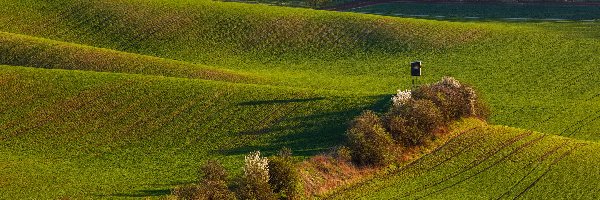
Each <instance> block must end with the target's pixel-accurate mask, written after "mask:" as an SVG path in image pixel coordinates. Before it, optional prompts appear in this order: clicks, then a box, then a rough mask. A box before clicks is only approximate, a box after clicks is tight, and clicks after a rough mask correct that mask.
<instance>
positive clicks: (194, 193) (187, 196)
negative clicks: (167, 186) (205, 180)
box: [171, 184, 203, 200]
mask: <svg viewBox="0 0 600 200" xmlns="http://www.w3.org/2000/svg"><path fill="white" fill-rule="evenodd" d="M200 190H201V188H200V186H199V185H195V184H194V185H185V186H177V187H175V188H173V190H171V195H173V196H175V198H176V199H184V200H192V199H194V200H195V199H200V198H202V197H203V195H202V194H201V191H200Z"/></svg>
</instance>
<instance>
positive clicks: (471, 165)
mask: <svg viewBox="0 0 600 200" xmlns="http://www.w3.org/2000/svg"><path fill="white" fill-rule="evenodd" d="M532 133H533V132H531V131H526V132H523V133H521V134H519V135H517V136H515V137H513V138H511V139H509V140H508V141H507V142H506V143H504V144H503V145H502V146H500V148H499V149H496V150H495V151H493V152H488V153H487V154H486V155H485V157H484V158H483V159H481V160H477V159H475V160H473V161H472V162H471V163H469V164H468V165H467V167H465V168H463V169H462V170H458V171H455V172H453V173H451V174H450V175H448V176H446V177H444V178H441V179H440V180H439V181H437V182H434V183H430V184H426V185H424V186H423V187H422V188H418V189H416V190H412V191H410V192H408V193H407V194H406V195H404V196H402V197H400V198H407V197H409V196H412V195H415V194H416V193H419V192H422V191H425V190H427V189H430V188H433V187H435V186H437V185H439V184H442V183H444V182H446V181H448V180H450V179H452V178H454V177H457V176H458V175H460V174H462V173H465V172H466V171H469V170H471V169H473V168H475V167H477V166H479V165H480V164H482V163H483V162H485V161H486V160H488V159H490V158H491V157H492V156H494V155H496V154H497V153H498V152H500V151H502V150H503V149H505V148H507V147H508V146H510V145H512V144H514V143H516V142H518V141H520V140H522V139H523V138H526V137H528V136H530V135H531V134H532Z"/></svg>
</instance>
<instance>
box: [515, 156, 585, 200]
mask: <svg viewBox="0 0 600 200" xmlns="http://www.w3.org/2000/svg"><path fill="white" fill-rule="evenodd" d="M582 146H585V144H579V145H577V146H575V147H573V148H572V149H571V150H569V151H567V152H565V153H564V154H562V155H561V156H560V157H558V158H556V159H554V161H553V162H552V164H550V166H549V167H548V169H546V171H544V173H543V174H542V175H541V176H539V177H538V178H537V179H535V180H534V181H533V182H532V183H531V184H529V185H528V186H527V188H525V190H523V191H521V192H520V193H519V194H518V195H517V196H515V198H513V200H514V199H518V198H519V197H521V196H523V194H525V193H526V192H527V191H529V190H530V189H531V188H533V186H535V184H537V183H538V182H539V181H540V180H541V179H542V178H543V177H544V176H546V174H548V172H550V171H551V170H552V168H553V167H554V166H556V164H558V162H560V161H561V160H562V159H564V158H565V157H567V156H568V155H570V154H571V153H572V152H573V151H575V150H576V149H577V148H579V147H582Z"/></svg>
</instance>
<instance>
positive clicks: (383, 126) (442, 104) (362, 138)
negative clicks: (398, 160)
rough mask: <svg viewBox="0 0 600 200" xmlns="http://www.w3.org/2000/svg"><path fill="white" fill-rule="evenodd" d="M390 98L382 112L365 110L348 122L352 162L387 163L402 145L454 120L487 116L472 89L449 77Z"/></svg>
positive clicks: (413, 142) (423, 139) (427, 136)
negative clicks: (390, 104)
mask: <svg viewBox="0 0 600 200" xmlns="http://www.w3.org/2000/svg"><path fill="white" fill-rule="evenodd" d="M392 101H393V105H392V107H391V108H390V109H389V110H388V111H387V112H386V113H384V114H382V115H381V116H380V115H378V114H377V113H375V112H373V111H365V112H363V113H362V114H361V115H360V116H358V117H357V118H356V119H354V121H353V122H352V123H351V125H350V128H349V130H348V131H347V135H348V140H349V142H348V144H349V148H350V150H351V155H352V159H353V161H354V162H355V163H357V164H360V165H377V166H382V165H386V164H389V163H390V162H391V161H392V160H393V159H394V158H395V157H396V155H397V154H398V153H401V150H402V149H403V148H407V147H414V146H419V145H423V143H424V142H426V141H428V140H432V139H434V137H435V134H436V132H439V133H441V132H443V131H440V130H443V129H444V128H445V126H446V125H447V124H448V123H449V122H451V121H453V120H457V119H459V118H462V117H478V118H481V119H486V118H487V116H488V109H487V108H486V106H485V105H484V103H483V102H482V101H481V100H480V98H479V96H477V95H476V92H475V90H474V89H473V88H472V87H470V86H468V85H464V84H461V83H459V82H458V81H457V80H455V79H454V78H451V77H444V78H443V79H442V80H441V81H439V82H436V83H433V84H428V85H422V86H419V87H417V88H416V89H414V90H413V91H398V94H397V95H396V96H394V97H392Z"/></svg>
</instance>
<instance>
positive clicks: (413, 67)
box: [410, 61, 422, 76]
mask: <svg viewBox="0 0 600 200" xmlns="http://www.w3.org/2000/svg"><path fill="white" fill-rule="evenodd" d="M421 67H422V65H421V61H415V62H411V63H410V75H411V76H421Z"/></svg>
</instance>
